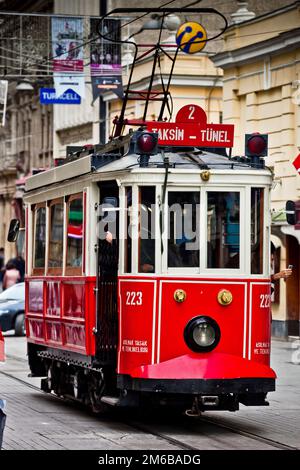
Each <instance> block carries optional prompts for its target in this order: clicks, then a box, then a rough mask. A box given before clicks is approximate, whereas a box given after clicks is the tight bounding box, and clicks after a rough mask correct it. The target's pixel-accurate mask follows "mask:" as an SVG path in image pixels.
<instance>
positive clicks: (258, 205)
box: [251, 188, 264, 274]
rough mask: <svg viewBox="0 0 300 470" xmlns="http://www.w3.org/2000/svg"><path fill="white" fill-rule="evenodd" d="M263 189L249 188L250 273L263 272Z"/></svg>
mask: <svg viewBox="0 0 300 470" xmlns="http://www.w3.org/2000/svg"><path fill="white" fill-rule="evenodd" d="M263 236H264V189H263V188H251V273H252V274H262V272H263Z"/></svg>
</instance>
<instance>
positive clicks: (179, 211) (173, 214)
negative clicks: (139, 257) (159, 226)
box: [168, 191, 200, 268]
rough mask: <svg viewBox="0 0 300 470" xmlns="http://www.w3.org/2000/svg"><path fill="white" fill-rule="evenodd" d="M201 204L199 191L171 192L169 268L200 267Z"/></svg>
mask: <svg viewBox="0 0 300 470" xmlns="http://www.w3.org/2000/svg"><path fill="white" fill-rule="evenodd" d="M199 204H200V194H199V192H196V191H186V192H182V191H170V192H169V195H168V211H169V217H168V267H169V268H182V267H185V268H187V267H188V268H196V267H197V268H199V216H200V207H199Z"/></svg>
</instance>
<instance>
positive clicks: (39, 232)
mask: <svg viewBox="0 0 300 470" xmlns="http://www.w3.org/2000/svg"><path fill="white" fill-rule="evenodd" d="M45 252H46V207H45V206H42V207H37V208H36V209H35V213H34V257H33V269H41V268H42V269H44V268H45Z"/></svg>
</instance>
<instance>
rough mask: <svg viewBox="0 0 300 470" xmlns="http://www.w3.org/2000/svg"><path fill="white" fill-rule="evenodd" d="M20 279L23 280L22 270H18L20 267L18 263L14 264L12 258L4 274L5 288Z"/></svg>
mask: <svg viewBox="0 0 300 470" xmlns="http://www.w3.org/2000/svg"><path fill="white" fill-rule="evenodd" d="M20 280H21V275H20V271H18V269H17V268H16V265H15V264H14V262H13V261H12V260H11V261H8V263H7V265H6V270H5V274H4V276H3V290H5V289H8V288H9V287H11V286H13V285H14V284H17V282H20Z"/></svg>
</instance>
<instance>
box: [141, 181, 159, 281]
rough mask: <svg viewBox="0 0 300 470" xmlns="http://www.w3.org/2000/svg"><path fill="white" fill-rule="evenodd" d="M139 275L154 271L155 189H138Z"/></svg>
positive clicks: (151, 187)
mask: <svg viewBox="0 0 300 470" xmlns="http://www.w3.org/2000/svg"><path fill="white" fill-rule="evenodd" d="M138 247H139V251H138V259H139V264H138V265H139V273H153V272H154V271H155V187H154V186H143V187H140V188H139V245H138Z"/></svg>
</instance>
